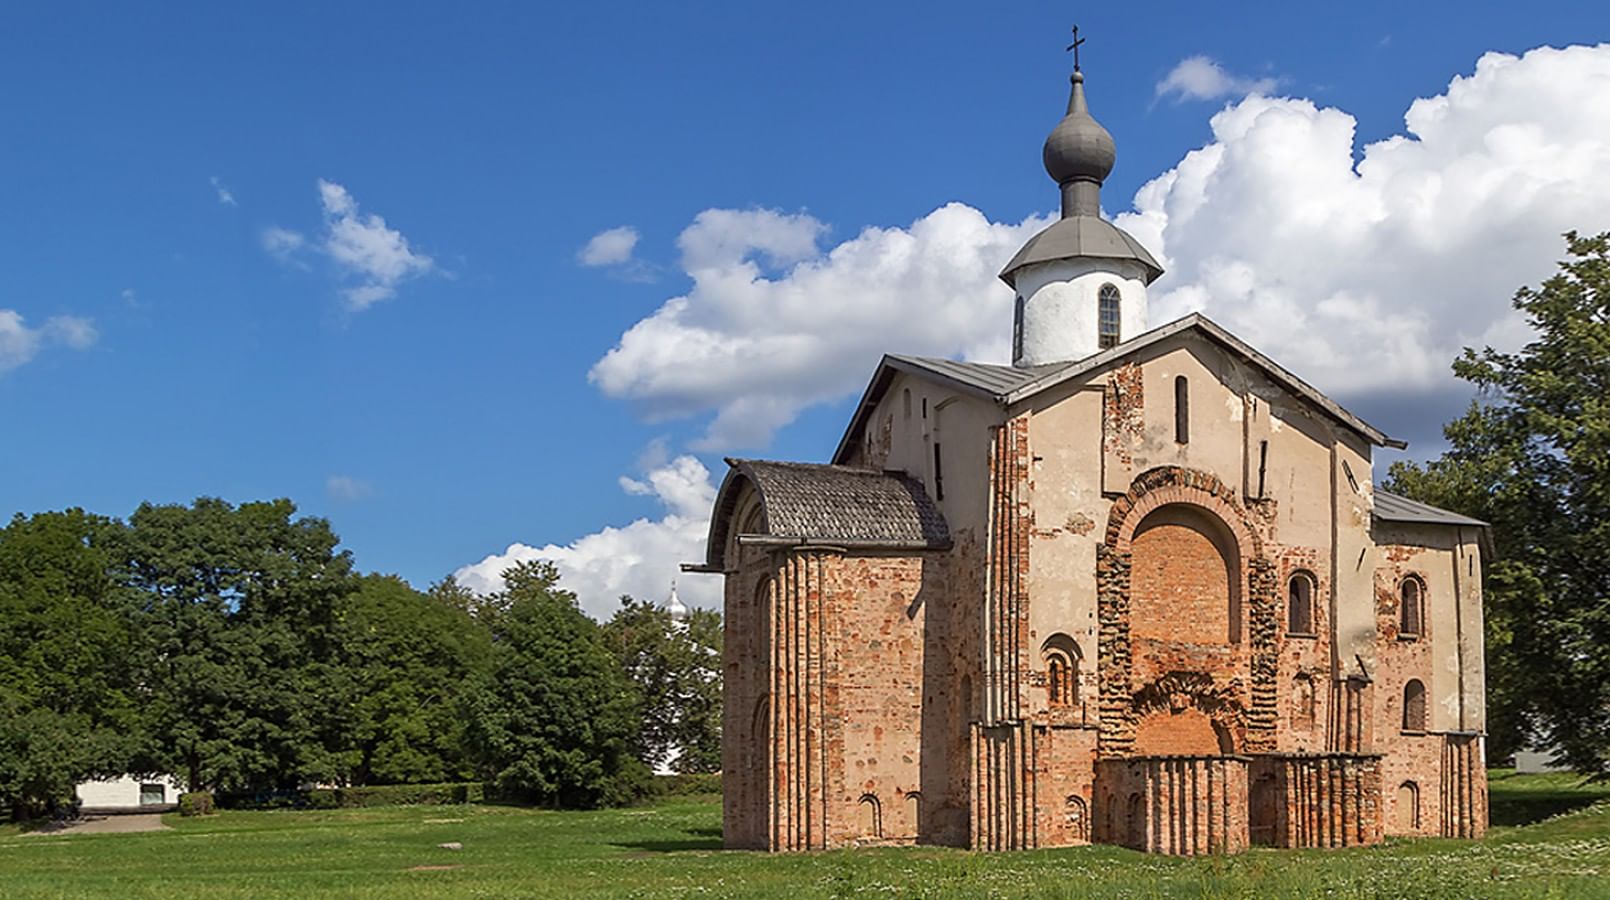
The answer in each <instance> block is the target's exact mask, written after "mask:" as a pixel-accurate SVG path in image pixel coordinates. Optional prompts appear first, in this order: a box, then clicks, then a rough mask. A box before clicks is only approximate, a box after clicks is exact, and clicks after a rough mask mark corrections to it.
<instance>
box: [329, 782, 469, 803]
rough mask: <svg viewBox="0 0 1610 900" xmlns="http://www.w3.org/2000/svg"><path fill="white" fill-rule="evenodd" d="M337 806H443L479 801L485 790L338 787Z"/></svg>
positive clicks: (445, 786) (433, 786)
mask: <svg viewBox="0 0 1610 900" xmlns="http://www.w3.org/2000/svg"><path fill="white" fill-rule="evenodd" d="M333 793H334V794H335V797H336V805H338V806H341V807H343V808H346V809H361V808H364V807H370V806H442V805H447V804H452V803H480V802H482V801H483V800H485V799H486V790H485V788H484V787H483V786H482V785H480V784H473V783H458V784H454V783H449V784H383V785H375V786H372V787H350V788H338V789H336V790H335V791H334V792H333Z"/></svg>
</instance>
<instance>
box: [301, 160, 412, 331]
mask: <svg viewBox="0 0 1610 900" xmlns="http://www.w3.org/2000/svg"><path fill="white" fill-rule="evenodd" d="M319 202H320V203H321V204H322V205H323V207H324V228H325V234H324V243H323V248H322V249H323V250H324V252H325V254H326V255H328V256H329V257H330V259H332V260H334V261H335V263H336V265H338V266H340V267H341V268H342V269H343V270H344V271H345V272H346V273H347V275H348V276H349V277H351V278H355V279H357V280H358V281H359V282H360V283H359V284H357V285H356V286H353V287H349V288H346V289H345V290H344V291H343V292H342V293H343V295H344V296H345V297H346V298H347V306H348V307H349V308H351V309H353V310H362V309H367V308H368V307H370V306H371V305H373V304H375V303H378V302H379V301H381V300H386V299H389V298H391V297H392V296H394V295H395V294H396V293H397V285H398V283H399V282H401V281H403V280H405V279H407V278H411V277H413V276H415V275H422V274H424V273H426V272H429V271H430V270H431V269H432V268H433V267H434V266H435V262H434V261H432V260H431V258H430V257H429V256H426V255H424V254H423V253H419V252H416V251H415V250H414V249H413V248H412V247H410V246H409V244H408V239H407V238H406V237H404V236H403V234H402V232H400V231H398V230H396V229H395V228H391V227H389V226H387V225H386V220H385V219H382V218H381V217H379V216H377V215H375V214H374V213H370V214H368V215H363V214H361V213H359V212H358V202H357V201H356V200H354V199H352V195H351V194H349V193H347V189H346V188H344V187H342V186H341V185H339V184H336V183H335V182H333V181H325V180H323V179H320V180H319Z"/></svg>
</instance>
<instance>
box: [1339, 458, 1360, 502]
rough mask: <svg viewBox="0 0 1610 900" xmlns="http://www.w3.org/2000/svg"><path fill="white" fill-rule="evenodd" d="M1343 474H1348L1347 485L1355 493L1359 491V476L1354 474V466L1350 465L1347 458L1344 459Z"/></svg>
mask: <svg viewBox="0 0 1610 900" xmlns="http://www.w3.org/2000/svg"><path fill="white" fill-rule="evenodd" d="M1342 474H1343V475H1346V476H1347V486H1348V487H1350V488H1352V489H1353V493H1355V494H1356V493H1358V478H1357V477H1356V476H1354V474H1353V467H1352V466H1350V465H1348V464H1347V460H1345V459H1344V460H1342Z"/></svg>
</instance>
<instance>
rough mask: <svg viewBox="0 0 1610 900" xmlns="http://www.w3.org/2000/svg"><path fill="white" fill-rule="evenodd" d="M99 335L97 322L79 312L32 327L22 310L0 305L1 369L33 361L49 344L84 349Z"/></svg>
mask: <svg viewBox="0 0 1610 900" xmlns="http://www.w3.org/2000/svg"><path fill="white" fill-rule="evenodd" d="M99 337H100V334H99V332H97V331H96V330H95V323H94V322H92V321H91V320H89V319H86V318H82V317H80V316H52V317H51V318H49V319H46V320H45V324H43V325H41V326H39V327H38V328H30V327H29V326H28V324H27V322H26V321H25V320H24V319H23V317H22V314H21V313H18V312H17V311H16V310H14V309H0V373H5V372H9V371H11V370H12V369H15V368H17V367H18V366H20V365H23V364H24V363H27V362H30V361H31V360H32V359H33V358H34V357H35V356H38V355H39V352H40V351H41V350H44V349H45V348H46V347H49V346H52V345H58V344H59V345H64V346H67V347H69V348H72V349H74V350H83V349H85V348H86V347H89V346H90V345H92V344H94V343H95V341H96V340H97V339H98V338H99Z"/></svg>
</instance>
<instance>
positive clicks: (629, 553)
mask: <svg viewBox="0 0 1610 900" xmlns="http://www.w3.org/2000/svg"><path fill="white" fill-rule="evenodd" d="M620 484H621V488H622V489H623V490H625V491H626V492H627V493H631V494H639V495H643V496H649V497H653V498H655V499H656V500H657V501H659V503H660V505H661V506H662V508H663V509H662V514H661V515H660V516H659V517H658V518H648V517H645V518H641V519H638V520H636V521H634V522H632V523H630V524H627V525H623V526H620V527H614V526H611V527H608V528H605V529H603V530H602V531H598V532H596V533H593V534H589V535H587V536H585V537H582V538H580V539H578V540H575V541H572V542H570V543H568V544H547V545H544V546H541V547H536V546H531V545H529V544H520V543H515V544H510V545H509V547H508V549H507V550H505V551H503V552H502V553H495V554H492V555H490V556H488V557H486V558H485V559H483V560H481V561H480V562H478V563H474V564H472V565H468V566H465V567H463V568H461V569H459V570H458V571H457V572H454V573H453V575H454V577H455V578H457V579H458V581H459V583H460V584H462V585H464V586H465V587H467V588H469V589H471V590H473V591H476V592H477V593H482V594H485V593H490V592H492V591H496V590H499V589H501V588H502V587H503V571H504V570H505V569H508V568H509V567H511V566H513V565H514V564H515V563H517V562H527V561H531V560H537V559H545V560H550V561H552V562H553V563H554V564H555V565H556V566H558V568H559V575H560V583H561V584H562V585H563V586H564V587H565V588H566V589H568V590H572V591H575V592H576V595H577V597H578V598H579V600H580V602H581V606H582V609H584V610H586V611H587V613H588V614H590V615H592V616H594V617H595V618H600V619H602V618H608V617H609V616H610V615H612V614H613V613H614V611H615V609H616V607H617V606H618V605H619V602H620V596H621V595H622V594H631V595H632V596H634V597H636V598H638V599H640V600H652V601H655V602H659V601H661V600H663V599H664V596H665V594H666V593H667V592H668V591H669V589H670V585H671V579H673V578H675V577H677V574H678V572H679V571H680V568H679V567H680V565H681V564H682V563H685V562H695V561H698V560H700V559H703V558H704V541H705V532H706V531H707V530H708V529H709V525H710V509H711V507H712V505H713V504H714V503H715V495H716V485H715V484H714V483H713V482H712V481H711V477H710V471H709V470H708V469H706V468H705V467H704V464H703V463H701V462H699V460H698V459H696V458H694V457H692V456H679V457H677V458H675V459H672V460H670V461H668V462H665V463H664V464H662V465H659V466H656V467H654V468H652V469H650V470H649V471H648V472H647V473H646V474H644V475H643V476H642V477H641V478H622V479H621V480H620ZM678 587H679V593H680V594H681V596H682V598H683V600H684V601H685V602H687V603H688V604H689V605H691V606H703V607H717V606H719V605H720V603H721V581H720V579H719V578H709V577H697V578H685V579H683V580H682V581H681V582H679V585H678Z"/></svg>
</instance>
